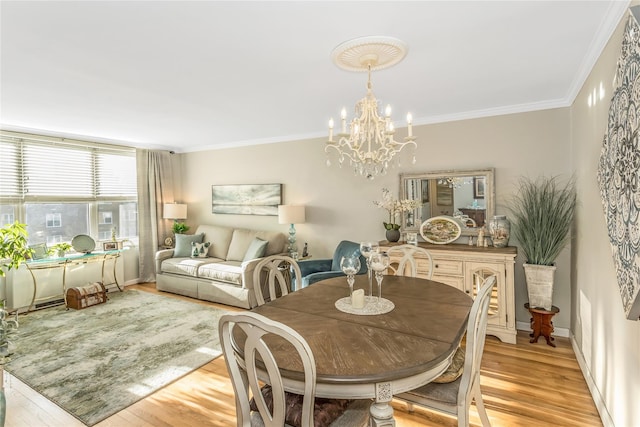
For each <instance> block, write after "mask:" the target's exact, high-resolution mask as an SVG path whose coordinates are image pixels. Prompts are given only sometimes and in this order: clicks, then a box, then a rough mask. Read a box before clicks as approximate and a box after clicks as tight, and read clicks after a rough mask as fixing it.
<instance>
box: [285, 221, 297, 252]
mask: <svg viewBox="0 0 640 427" xmlns="http://www.w3.org/2000/svg"><path fill="white" fill-rule="evenodd" d="M287 252H289V256H290V257H291V258H293V259H298V245H297V244H296V227H295V226H294V225H293V224H291V226H290V227H289V246H287Z"/></svg>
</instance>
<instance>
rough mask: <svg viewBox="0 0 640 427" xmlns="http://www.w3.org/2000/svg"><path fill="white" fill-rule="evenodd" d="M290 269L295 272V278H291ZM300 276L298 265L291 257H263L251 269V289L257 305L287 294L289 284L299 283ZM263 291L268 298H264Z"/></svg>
mask: <svg viewBox="0 0 640 427" xmlns="http://www.w3.org/2000/svg"><path fill="white" fill-rule="evenodd" d="M291 271H293V273H294V274H295V280H292V279H291ZM301 277H302V275H301V273H300V267H299V266H298V263H297V262H296V260H294V259H293V258H291V257H289V256H286V255H271V256H268V257H265V258H264V259H263V260H261V261H260V262H259V263H258V264H257V265H256V268H255V270H254V271H253V291H254V293H255V295H256V300H257V301H258V305H259V306H260V305H263V304H265V303H266V302H267V301H273V300H274V299H276V298H278V297H281V296H284V295H287V294H288V293H289V286H294V284H295V283H301ZM291 291H295V289H291ZM265 293H268V297H269V299H268V300H265Z"/></svg>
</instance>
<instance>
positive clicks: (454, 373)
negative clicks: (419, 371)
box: [433, 347, 464, 384]
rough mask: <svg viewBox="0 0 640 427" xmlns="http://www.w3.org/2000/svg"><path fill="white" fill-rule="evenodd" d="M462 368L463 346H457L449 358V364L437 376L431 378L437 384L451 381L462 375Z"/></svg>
mask: <svg viewBox="0 0 640 427" xmlns="http://www.w3.org/2000/svg"><path fill="white" fill-rule="evenodd" d="M463 368H464V348H462V347H458V349H457V350H456V354H454V355H453V359H451V365H449V367H448V368H447V370H446V371H444V372H443V373H442V375H440V376H439V377H438V378H436V379H435V380H433V382H434V383H437V384H446V383H452V382H454V381H455V380H457V379H458V378H459V377H460V375H462V370H463Z"/></svg>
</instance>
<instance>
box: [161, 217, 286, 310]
mask: <svg viewBox="0 0 640 427" xmlns="http://www.w3.org/2000/svg"><path fill="white" fill-rule="evenodd" d="M175 243H176V244H175V247H174V248H173V249H163V250H160V251H158V252H157V253H156V258H155V261H156V288H157V289H158V290H160V291H165V292H171V293H175V294H179V295H184V296H188V297H191V298H197V299H201V300H206V301H211V302H216V303H221V304H226V305H233V306H236V307H242V308H253V307H255V306H256V305H257V300H256V297H255V294H254V291H253V271H254V270H255V267H256V265H257V264H258V262H260V260H261V259H262V258H264V257H266V256H269V255H276V254H281V253H284V252H285V248H286V244H287V237H286V236H285V235H284V234H283V233H280V232H274V231H258V230H249V229H243V228H234V227H226V226H219V225H200V226H199V227H198V228H197V229H196V231H195V233H194V234H192V235H191V234H189V235H186V234H177V235H176V240H175Z"/></svg>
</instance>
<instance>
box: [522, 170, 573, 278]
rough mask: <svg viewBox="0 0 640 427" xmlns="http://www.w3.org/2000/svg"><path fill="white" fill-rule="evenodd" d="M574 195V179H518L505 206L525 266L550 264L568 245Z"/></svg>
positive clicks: (555, 177)
mask: <svg viewBox="0 0 640 427" xmlns="http://www.w3.org/2000/svg"><path fill="white" fill-rule="evenodd" d="M576 205H577V196H576V188H575V180H574V179H573V178H572V179H570V180H568V181H567V182H565V183H561V182H560V180H559V178H558V177H557V176H554V177H539V178H537V179H535V180H532V179H531V178H527V177H521V178H520V181H519V187H518V193H517V195H516V196H515V197H514V198H513V199H512V200H511V203H510V204H509V211H510V212H511V222H512V224H513V231H512V235H513V236H514V237H515V238H516V239H517V240H518V241H519V242H520V248H521V249H522V251H523V252H524V254H525V257H526V259H527V263H528V264H536V265H553V264H554V263H555V260H556V258H557V257H558V255H559V254H560V251H562V249H563V248H564V247H565V246H566V244H567V243H568V242H569V238H570V237H569V236H570V234H569V231H570V230H571V224H572V222H573V218H574V215H575V210H576Z"/></svg>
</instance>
